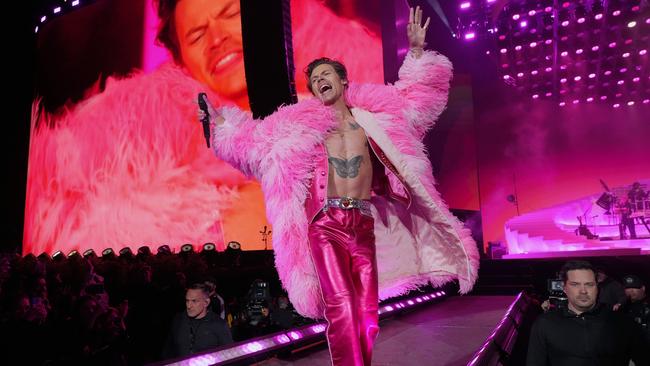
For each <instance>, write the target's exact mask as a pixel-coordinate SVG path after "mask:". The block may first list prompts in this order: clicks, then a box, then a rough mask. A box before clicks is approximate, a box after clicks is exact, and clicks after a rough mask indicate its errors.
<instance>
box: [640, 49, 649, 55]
mask: <svg viewBox="0 0 650 366" xmlns="http://www.w3.org/2000/svg"><path fill="white" fill-rule="evenodd" d="M646 53H648V51H646V50H641V51H639V56H643V55H645V54H646Z"/></svg>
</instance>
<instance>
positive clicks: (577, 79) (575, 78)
mask: <svg viewBox="0 0 650 366" xmlns="http://www.w3.org/2000/svg"><path fill="white" fill-rule="evenodd" d="M580 79H582V78H581V77H580V76H576V77H574V78H573V80H575V81H580Z"/></svg>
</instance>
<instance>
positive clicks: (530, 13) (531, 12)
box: [528, 10, 536, 17]
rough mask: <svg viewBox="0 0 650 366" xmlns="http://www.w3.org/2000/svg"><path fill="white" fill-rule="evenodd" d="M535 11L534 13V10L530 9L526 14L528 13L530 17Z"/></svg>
mask: <svg viewBox="0 0 650 366" xmlns="http://www.w3.org/2000/svg"><path fill="white" fill-rule="evenodd" d="M535 13H536V11H535V10H531V11H529V12H528V15H530V16H531V17H532V16H533V15H535Z"/></svg>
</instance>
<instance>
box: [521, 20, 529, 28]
mask: <svg viewBox="0 0 650 366" xmlns="http://www.w3.org/2000/svg"><path fill="white" fill-rule="evenodd" d="M527 25H528V22H527V21H525V20H524V21H523V22H521V23H519V26H520V27H522V28H526V26H527Z"/></svg>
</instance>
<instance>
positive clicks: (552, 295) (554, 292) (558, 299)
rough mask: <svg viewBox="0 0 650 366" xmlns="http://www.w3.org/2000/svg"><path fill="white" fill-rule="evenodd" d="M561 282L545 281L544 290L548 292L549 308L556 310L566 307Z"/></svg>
mask: <svg viewBox="0 0 650 366" xmlns="http://www.w3.org/2000/svg"><path fill="white" fill-rule="evenodd" d="M563 287H564V286H563V284H562V280H560V279H557V278H552V279H548V280H546V290H547V291H548V301H549V302H550V303H551V306H553V307H556V308H563V307H566V306H567V301H568V300H567V297H566V294H565V293H564V289H563Z"/></svg>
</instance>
